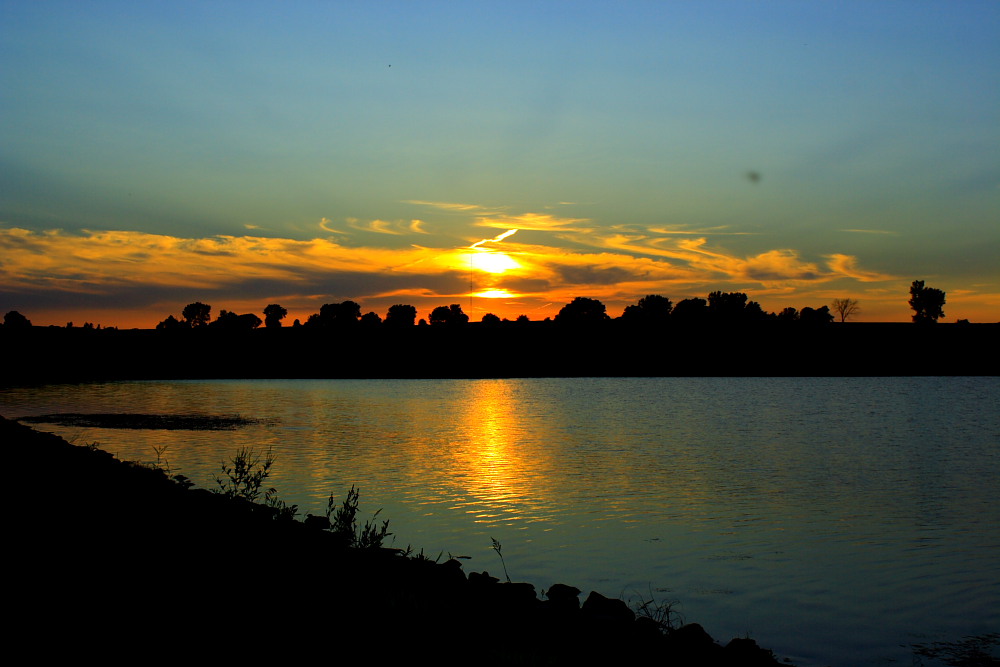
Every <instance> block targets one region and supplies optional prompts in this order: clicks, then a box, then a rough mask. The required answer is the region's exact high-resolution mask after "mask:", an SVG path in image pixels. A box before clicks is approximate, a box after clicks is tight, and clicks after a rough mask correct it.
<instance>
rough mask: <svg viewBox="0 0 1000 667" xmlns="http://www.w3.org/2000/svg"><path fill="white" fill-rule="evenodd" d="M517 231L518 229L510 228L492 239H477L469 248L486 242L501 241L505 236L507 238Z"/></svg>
mask: <svg viewBox="0 0 1000 667" xmlns="http://www.w3.org/2000/svg"><path fill="white" fill-rule="evenodd" d="M516 231H517V230H516V229H508V230H507V231H505V232H504V233H503V234H498V235H496V236H494V237H493V238H491V239H483V240H482V241H476V242H475V243H473V244H472V245H470V246H469V248H470V249H471V248H478V247H479V246H481V245H483V244H484V243H499V242H500V241H503V240H504V239H505V238H507V237H508V236H510V235H511V234H513V233H515V232H516Z"/></svg>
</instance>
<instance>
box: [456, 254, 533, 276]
mask: <svg viewBox="0 0 1000 667" xmlns="http://www.w3.org/2000/svg"><path fill="white" fill-rule="evenodd" d="M469 266H470V267H471V268H473V269H477V270H479V271H484V272H486V273H505V272H507V271H511V270H513V269H519V268H521V265H520V264H518V263H517V262H516V261H515V260H514V259H513V258H512V257H511V256H510V255H507V254H505V253H502V252H493V251H487V250H480V251H478V252H475V253H471V254H469Z"/></svg>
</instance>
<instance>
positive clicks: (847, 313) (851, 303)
mask: <svg viewBox="0 0 1000 667" xmlns="http://www.w3.org/2000/svg"><path fill="white" fill-rule="evenodd" d="M830 308H831V309H832V310H833V312H835V313H837V316H838V317H839V318H840V321H841V322H846V321H847V318H848V317H851V316H852V315H857V314H858V313H860V312H861V306H859V305H858V300H857V299H850V298H846V299H834V300H833V303H831V304H830Z"/></svg>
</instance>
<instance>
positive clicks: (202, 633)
mask: <svg viewBox="0 0 1000 667" xmlns="http://www.w3.org/2000/svg"><path fill="white" fill-rule="evenodd" d="M0 442H2V443H3V446H4V450H5V452H6V453H7V454H8V456H12V457H13V465H8V466H7V467H6V468H5V469H6V470H7V474H8V477H10V478H16V479H17V480H19V481H18V483H17V484H15V487H14V488H16V489H18V486H19V485H20V486H23V488H20V489H18V491H17V496H16V497H15V498H13V499H9V501H8V507H9V508H10V510H11V511H12V512H13V513H14V514H15V535H14V539H13V541H12V542H11V546H10V547H9V551H10V552H13V554H14V563H13V565H12V566H11V567H10V569H9V572H10V582H11V586H10V587H9V588H10V590H11V595H10V596H9V598H8V600H9V605H10V607H9V608H11V609H14V610H16V611H17V614H16V620H15V622H14V625H13V627H12V628H11V631H10V634H9V636H10V637H12V639H13V641H14V643H15V644H19V645H21V646H22V647H23V648H25V649H27V650H29V651H31V652H32V655H33V656H34V657H35V658H36V659H44V658H59V657H64V658H65V657H70V656H72V657H74V658H76V659H82V658H84V657H86V656H88V655H93V656H98V657H100V658H102V659H104V660H105V661H112V662H115V661H119V660H122V661H124V660H129V661H136V660H141V661H143V662H146V661H148V660H150V659H152V660H154V661H156V662H159V661H166V660H175V659H176V660H181V659H191V658H194V657H195V656H203V659H208V660H250V659H252V660H255V661H256V660H281V661H282V662H286V663H287V662H289V661H296V662H297V661H299V660H306V659H309V660H310V661H312V660H317V659H319V660H351V661H358V662H379V663H380V662H385V661H388V660H393V661H396V660H398V661H400V662H402V663H404V664H413V663H416V664H425V663H431V662H433V663H435V664H448V663H450V662H452V661H454V660H460V661H462V663H472V662H475V663H476V664H497V665H499V664H522V665H536V664H537V665H561V664H601V663H607V664H620V663H622V662H625V661H628V662H630V663H631V662H640V663H643V662H648V663H649V664H661V665H733V666H735V665H741V666H743V665H748V666H757V665H761V666H764V665H778V664H782V663H779V662H778V661H777V660H776V659H775V658H774V656H773V655H772V653H771V651H768V650H765V649H762V648H760V647H759V646H758V645H757V644H756V643H755V642H754V641H753V640H751V639H741V638H737V639H733V640H731V641H729V642H728V643H726V644H725V645H722V644H720V643H718V642H716V641H715V640H713V638H712V637H711V636H709V635H708V633H707V632H706V631H705V630H704V629H703V628H702V627H701V626H700V625H698V624H696V623H691V624H688V625H684V626H682V627H667V626H666V625H664V624H661V623H657V621H656V620H655V619H653V618H649V617H647V616H643V615H640V616H639V617H637V616H636V614H635V613H634V612H633V611H632V610H631V609H629V607H628V606H627V605H626V604H625V603H624V602H623V601H621V600H617V599H609V598H606V597H604V596H602V595H601V594H599V593H597V592H590V593H589V594H587V595H583V594H582V593H581V591H579V590H578V589H576V588H574V587H572V586H569V585H565V584H562V583H556V582H552V583H551V584H550V585H548V586H547V587H546V588H545V589H544V590H539V589H536V588H535V587H534V586H533V585H531V584H527V583H501V582H500V581H499V580H498V579H497V577H495V576H491V575H490V574H489V573H488V572H469V573H466V572H464V571H463V569H462V565H461V563H460V562H459V561H456V560H448V561H447V562H435V561H433V560H429V559H425V558H415V557H413V556H412V555H411V556H406V555H403V554H401V553H400V552H399V551H398V550H393V549H368V550H360V549H353V548H349V547H346V546H344V545H343V543H342V542H341V541H339V540H338V539H337V536H336V535H334V534H333V533H331V532H330V531H328V530H322V529H317V528H315V527H312V526H308V525H306V524H305V523H303V522H300V521H292V520H276V519H275V517H274V513H273V512H272V511H270V510H269V509H268V508H266V507H263V506H261V505H254V504H251V503H247V502H242V501H238V500H232V499H227V498H225V497H224V496H222V495H220V494H216V493H212V492H210V491H207V490H204V489H194V488H188V487H187V486H185V485H184V484H180V483H178V482H176V481H175V480H172V479H170V478H168V476H167V475H166V474H165V473H164V472H163V471H161V470H158V469H153V468H150V467H147V466H144V465H139V464H134V463H128V462H123V461H119V460H117V459H115V458H114V457H113V456H112V455H111V454H108V453H106V452H103V451H101V450H99V449H94V448H90V447H86V446H76V445H72V444H70V443H68V442H66V441H65V440H63V439H61V438H59V437H57V436H54V435H51V434H47V433H42V432H38V431H35V430H32V429H30V428H28V427H26V426H23V425H21V424H19V423H16V422H13V421H9V420H6V419H3V418H0ZM8 460H10V459H8ZM28 499H30V500H28ZM15 508H16V509H15Z"/></svg>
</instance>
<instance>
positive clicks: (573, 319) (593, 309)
mask: <svg viewBox="0 0 1000 667" xmlns="http://www.w3.org/2000/svg"><path fill="white" fill-rule="evenodd" d="M608 319H610V318H609V317H608V313H607V308H606V307H605V306H604V304H603V303H601V302H600V301H598V300H597V299H590V298H587V297H585V296H578V297H576V298H575V299H573V300H572V301H570V302H569V303H567V304H566V305H565V306H563V307H562V308H561V309H560V310H559V312H558V313H557V314H556V322H557V323H559V324H596V323H598V322H604V321H606V320H608Z"/></svg>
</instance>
